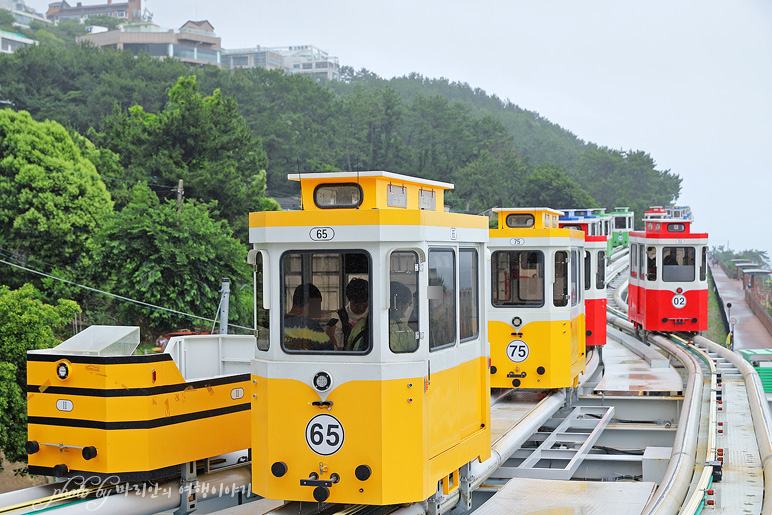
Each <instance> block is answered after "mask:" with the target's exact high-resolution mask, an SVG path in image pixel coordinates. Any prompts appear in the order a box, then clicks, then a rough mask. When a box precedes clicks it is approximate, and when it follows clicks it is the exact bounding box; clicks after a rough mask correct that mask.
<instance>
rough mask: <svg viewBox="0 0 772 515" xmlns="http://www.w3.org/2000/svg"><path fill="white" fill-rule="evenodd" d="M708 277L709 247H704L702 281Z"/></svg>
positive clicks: (701, 270) (701, 267)
mask: <svg viewBox="0 0 772 515" xmlns="http://www.w3.org/2000/svg"><path fill="white" fill-rule="evenodd" d="M707 278H708V247H702V261H701V262H700V281H704V280H705V279H707Z"/></svg>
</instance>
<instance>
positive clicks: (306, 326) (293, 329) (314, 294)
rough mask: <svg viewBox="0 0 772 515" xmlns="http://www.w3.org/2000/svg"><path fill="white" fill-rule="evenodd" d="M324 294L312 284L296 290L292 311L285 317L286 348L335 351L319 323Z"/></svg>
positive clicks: (306, 284) (304, 284)
mask: <svg viewBox="0 0 772 515" xmlns="http://www.w3.org/2000/svg"><path fill="white" fill-rule="evenodd" d="M321 314H322V292H320V291H319V288H317V287H316V286H314V285H313V284H311V283H303V284H300V285H298V286H297V287H296V288H295V292H294V293H293V295H292V309H290V311H289V312H288V313H287V314H286V315H284V346H285V347H286V348H287V349H289V350H334V348H333V346H332V342H331V341H330V337H329V336H328V335H327V333H326V332H325V331H324V329H323V328H322V324H320V323H319V318H320V317H321Z"/></svg>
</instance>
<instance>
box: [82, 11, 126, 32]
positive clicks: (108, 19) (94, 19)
mask: <svg viewBox="0 0 772 515" xmlns="http://www.w3.org/2000/svg"><path fill="white" fill-rule="evenodd" d="M124 23H126V22H125V21H123V20H121V19H119V18H115V17H113V16H107V15H106V14H100V15H97V16H89V17H88V19H87V20H86V23H85V25H87V26H88V25H98V26H100V27H106V28H107V29H108V30H115V29H116V28H117V27H118V25H122V24H124Z"/></svg>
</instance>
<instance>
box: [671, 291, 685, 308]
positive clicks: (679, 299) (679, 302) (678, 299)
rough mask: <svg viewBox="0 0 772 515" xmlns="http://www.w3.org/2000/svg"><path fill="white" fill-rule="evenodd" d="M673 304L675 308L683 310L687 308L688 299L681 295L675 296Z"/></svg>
mask: <svg viewBox="0 0 772 515" xmlns="http://www.w3.org/2000/svg"><path fill="white" fill-rule="evenodd" d="M672 302H673V307H674V308H677V309H681V308H682V307H684V306H686V297H684V296H683V295H681V294H680V293H679V294H678V295H673V300H672Z"/></svg>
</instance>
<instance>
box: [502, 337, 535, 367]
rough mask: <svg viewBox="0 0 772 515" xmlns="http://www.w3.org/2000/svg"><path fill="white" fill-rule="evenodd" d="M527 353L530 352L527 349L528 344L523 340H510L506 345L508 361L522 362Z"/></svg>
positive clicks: (526, 357)
mask: <svg viewBox="0 0 772 515" xmlns="http://www.w3.org/2000/svg"><path fill="white" fill-rule="evenodd" d="M528 354H530V349H528V344H527V343H525V342H524V341H523V340H512V341H511V342H509V344H508V345H507V357H508V358H509V359H510V361H514V362H515V363H522V362H523V361H525V360H526V359H528Z"/></svg>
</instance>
